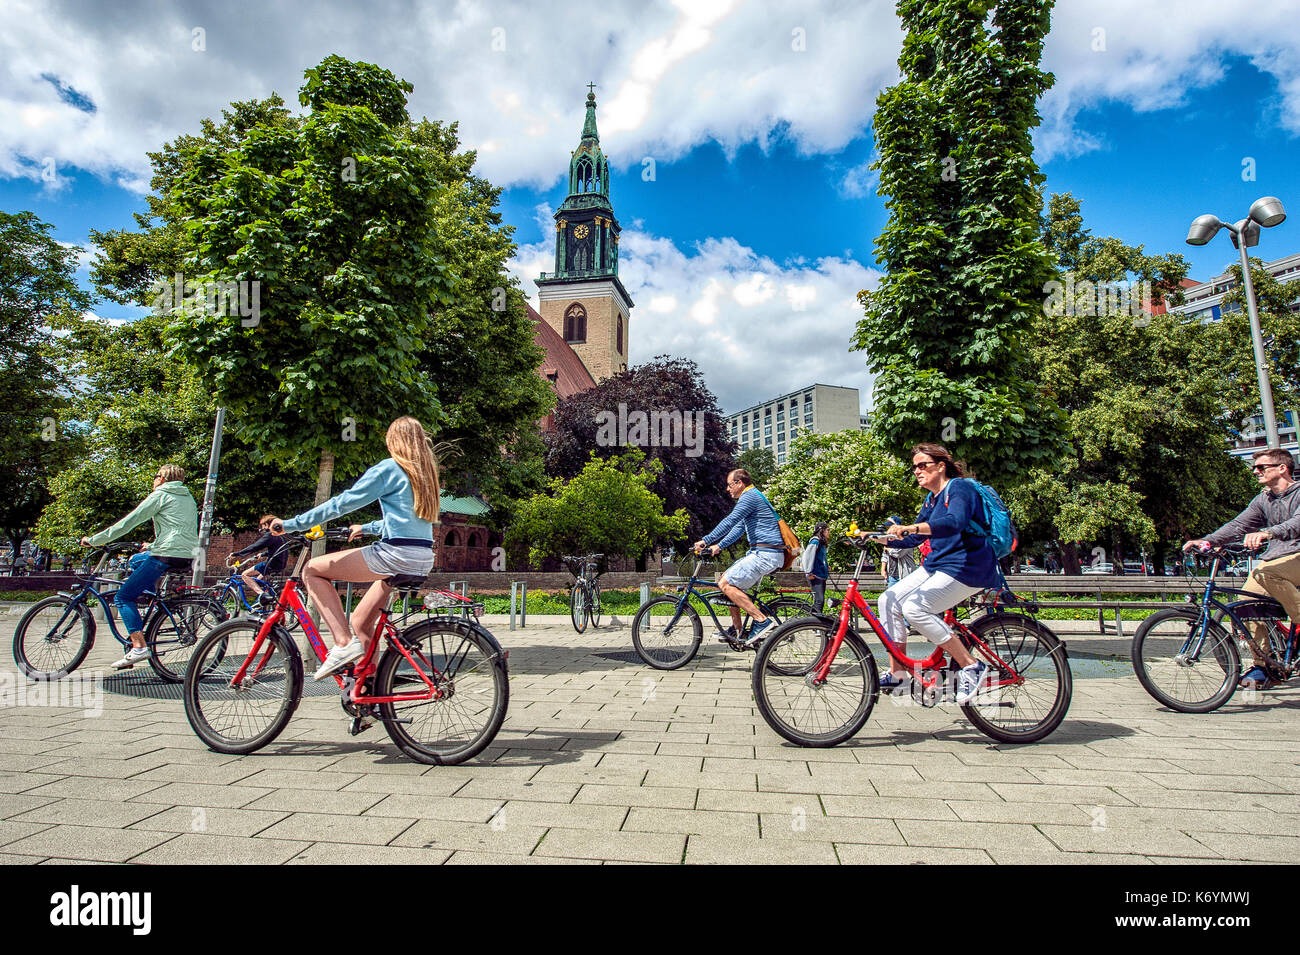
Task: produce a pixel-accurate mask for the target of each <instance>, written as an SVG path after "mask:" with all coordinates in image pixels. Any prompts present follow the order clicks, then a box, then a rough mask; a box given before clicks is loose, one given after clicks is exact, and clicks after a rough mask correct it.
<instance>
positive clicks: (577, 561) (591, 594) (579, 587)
mask: <svg viewBox="0 0 1300 955" xmlns="http://www.w3.org/2000/svg"><path fill="white" fill-rule="evenodd" d="M604 556H605V555H604V554H587V555H586V556H585V557H572V556H569V555H565V556H564V557H562V558H561V559H562V560H563V561H564V562H565V563H566V564H568V565H569V572H570V573H572V574H573V576H574V578H575V580H574V581H573V583H572V584H571V585H570V588H569V617H570V618H571V619H572V620H573V629H574V630H576V631H578V633H582V632H583V631H584V630H586V629H587V624H588V623H591V624H592V626H596V627H599V626H600V584H599V583H597V582H596V581H597V578H599V577H600V559H601V558H602V557H604Z"/></svg>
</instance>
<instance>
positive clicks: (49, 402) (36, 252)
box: [0, 212, 91, 552]
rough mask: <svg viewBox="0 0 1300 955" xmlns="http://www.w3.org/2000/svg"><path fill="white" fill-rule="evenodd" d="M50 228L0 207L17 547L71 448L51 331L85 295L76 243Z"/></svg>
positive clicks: (5, 407) (1, 389) (0, 298)
mask: <svg viewBox="0 0 1300 955" xmlns="http://www.w3.org/2000/svg"><path fill="white" fill-rule="evenodd" d="M52 228H53V227H52V226H51V225H50V224H49V223H46V222H42V221H40V219H38V218H37V217H36V216H35V215H34V214H33V213H31V212H19V213H14V214H11V213H7V212H0V530H2V531H3V532H4V535H5V537H7V538H8V540H9V542H10V544H11V546H12V547H13V548H14V551H15V552H17V550H18V548H19V547H20V546H21V545H22V542H23V540H24V539H25V538H26V537H27V536H28V534H29V533H30V531H31V529H32V527H33V526H34V525H35V524H36V520H37V518H38V517H39V516H40V513H41V510H42V508H44V507H45V505H46V503H48V501H49V499H50V497H49V489H48V484H49V480H50V478H51V477H53V475H54V473H56V472H57V470H58V469H59V467H61V466H62V465H63V463H65V462H66V461H67V460H68V459H69V458H70V457H71V456H72V455H73V454H75V447H76V445H75V441H73V440H72V439H73V438H74V434H73V432H71V431H70V430H69V428H68V425H67V420H66V419H67V414H66V412H67V398H66V394H65V392H66V387H65V384H66V379H65V376H64V375H63V373H62V372H61V370H60V369H59V367H58V365H57V363H56V361H55V357H54V356H55V346H56V343H55V339H54V334H53V333H54V329H55V328H56V327H60V326H62V325H64V324H65V323H67V322H69V321H71V320H73V319H74V318H75V317H76V316H77V315H79V314H80V313H81V312H82V311H84V310H85V309H87V308H89V307H90V304H91V299H90V296H89V295H87V294H86V293H85V292H84V291H83V290H82V289H81V288H80V287H79V286H78V285H77V282H76V278H75V273H76V270H77V253H76V250H75V249H70V248H67V247H65V246H63V245H60V244H59V243H58V242H57V241H56V240H55V239H54V238H53V237H52V236H51V235H50V230H51V229H52Z"/></svg>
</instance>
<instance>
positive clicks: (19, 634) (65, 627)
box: [14, 594, 95, 680]
mask: <svg viewBox="0 0 1300 955" xmlns="http://www.w3.org/2000/svg"><path fill="white" fill-rule="evenodd" d="M94 643H95V621H94V619H93V618H92V617H91V615H90V609H89V608H88V607H87V606H86V605H85V604H84V603H78V604H76V605H75V606H74V605H73V602H72V598H70V597H65V596H63V595H61V594H60V595H59V596H55V597H46V598H45V599H44V600H38V601H36V603H34V604H32V606H31V608H30V609H29V610H28V611H27V612H26V613H25V614H23V615H22V619H20V620H19V621H18V626H17V627H16V628H15V630H14V663H16V664H17V665H18V669H19V670H21V671H22V672H23V675H24V676H26V677H27V678H28V679H29V680H57V679H59V678H60V677H65V676H67V675H68V674H69V673H71V672H72V671H73V670H75V669H76V668H77V667H79V666H81V662H82V661H83V660H85V659H86V654H88V653H89V652H90V648H91V647H92V646H93V645H94Z"/></svg>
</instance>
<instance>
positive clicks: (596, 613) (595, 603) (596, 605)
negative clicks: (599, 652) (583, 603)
mask: <svg viewBox="0 0 1300 955" xmlns="http://www.w3.org/2000/svg"><path fill="white" fill-rule="evenodd" d="M588 614H589V616H590V617H591V625H592V626H593V627H599V626H600V584H598V583H596V582H595V581H594V580H593V581H592V582H591V600H590V602H589V604H588Z"/></svg>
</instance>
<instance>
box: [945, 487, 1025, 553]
mask: <svg viewBox="0 0 1300 955" xmlns="http://www.w3.org/2000/svg"><path fill="white" fill-rule="evenodd" d="M958 480H963V481H968V482H970V484H971V486H972V487H973V488H974V489H975V492H976V493H977V494H979V496H980V500H981V501H983V502H984V514H985V516H986V517H987V518H988V526H987V527H986V526H984V525H983V524H982V523H981V522H980V521H979V519H978V518H976V517H974V516H972V517H971V520H970V526H969V527H967V528H966V532H967V533H970V534H979V535H980V536H981V537H987V538H988V539H989V546H990V547H992V548H993V556H994V557H997V558H999V559H1000V558H1003V557H1006V556H1007V554H1010V553H1011V552H1012V551H1014V550H1015V549H1016V545H1017V544H1019V543H1020V535H1019V533H1017V531H1016V522H1015V521H1013V520H1012V519H1011V512H1010V511H1009V510H1007V506H1006V505H1005V504H1003V503H1002V498H1000V497H998V492H997V491H995V490H993V488H991V487H989V486H988V485H987V484H981V483H980V482H979V481H976V480H974V479H973V478H960V479H958ZM950 487H952V482H951V481H950V482H949V483H948V487H946V488H944V490H943V504H944V507H947V506H948V489H949V488H950Z"/></svg>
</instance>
